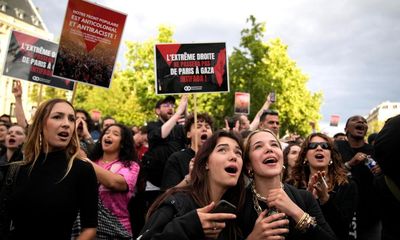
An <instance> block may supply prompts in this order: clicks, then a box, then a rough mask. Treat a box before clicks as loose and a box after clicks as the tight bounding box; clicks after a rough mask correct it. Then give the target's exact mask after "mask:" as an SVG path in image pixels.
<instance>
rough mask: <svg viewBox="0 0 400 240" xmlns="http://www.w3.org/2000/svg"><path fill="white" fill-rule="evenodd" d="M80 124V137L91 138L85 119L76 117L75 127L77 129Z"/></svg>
mask: <svg viewBox="0 0 400 240" xmlns="http://www.w3.org/2000/svg"><path fill="white" fill-rule="evenodd" d="M81 124H82V138H83V139H88V138H91V135H90V133H89V130H88V127H87V123H86V121H85V120H83V119H82V118H78V119H77V120H76V129H77V130H78V127H79V125H81Z"/></svg>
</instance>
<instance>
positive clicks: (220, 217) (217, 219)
mask: <svg viewBox="0 0 400 240" xmlns="http://www.w3.org/2000/svg"><path fill="white" fill-rule="evenodd" d="M214 207H215V203H214V202H212V203H210V204H208V205H207V206H205V207H203V208H199V209H197V215H198V216H199V219H200V223H201V226H202V227H203V231H204V235H205V237H206V238H212V239H217V238H218V235H219V234H220V233H221V231H222V229H224V228H225V226H226V225H225V221H227V220H231V219H235V218H236V215H235V214H231V213H210V211H211V210H213V209H214Z"/></svg>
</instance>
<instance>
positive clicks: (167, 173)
mask: <svg viewBox="0 0 400 240" xmlns="http://www.w3.org/2000/svg"><path fill="white" fill-rule="evenodd" d="M212 126H213V121H212V119H211V117H210V116H209V115H208V114H206V113H200V114H198V115H197V125H196V126H195V124H194V115H193V114H192V115H190V116H189V117H188V118H187V120H186V122H185V132H186V137H187V139H188V140H189V141H190V146H189V147H188V148H186V149H182V150H181V151H178V152H175V153H173V154H172V155H171V156H170V157H169V158H168V161H167V163H166V164H165V168H164V173H163V179H162V182H161V189H163V190H167V189H168V188H171V187H174V186H176V185H179V186H183V185H186V184H188V183H189V181H190V174H189V173H190V170H189V169H190V168H189V165H190V162H191V160H192V159H193V158H194V156H195V153H196V151H198V150H199V149H200V148H201V146H203V143H204V142H205V141H206V140H207V139H208V138H210V137H211V135H212Z"/></svg>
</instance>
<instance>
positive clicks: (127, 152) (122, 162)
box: [89, 124, 140, 239]
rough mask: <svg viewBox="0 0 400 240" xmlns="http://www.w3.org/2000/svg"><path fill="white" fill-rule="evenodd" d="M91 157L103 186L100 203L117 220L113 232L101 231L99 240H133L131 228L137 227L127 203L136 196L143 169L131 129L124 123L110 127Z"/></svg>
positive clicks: (113, 223)
mask: <svg viewBox="0 0 400 240" xmlns="http://www.w3.org/2000/svg"><path fill="white" fill-rule="evenodd" d="M89 158H90V159H92V160H93V162H91V161H89V162H91V163H92V165H93V167H94V170H95V171H96V175H97V180H98V181H99V183H100V187H99V197H100V200H101V203H102V204H103V205H104V207H105V208H106V209H108V210H109V211H110V215H111V216H113V217H116V218H117V220H118V221H115V222H112V227H113V229H108V230H107V232H105V231H103V230H104V229H98V231H97V237H98V238H101V237H105V238H107V237H113V238H117V239H125V238H123V237H126V238H131V237H132V227H135V226H131V224H130V220H129V212H128V202H129V200H130V198H131V197H132V196H133V195H134V193H135V187H136V181H137V177H138V174H139V169H140V167H139V164H138V163H137V157H136V154H135V151H134V148H133V138H132V132H131V130H130V129H129V128H127V127H125V126H124V125H121V124H112V125H111V126H109V127H107V128H106V129H105V130H104V132H103V133H102V135H101V136H100V139H99V141H98V142H97V143H96V145H95V148H94V149H93V153H92V154H91V155H90V156H89ZM100 220H101V219H100V218H99V221H100ZM99 226H100V223H99ZM119 234H121V235H119Z"/></svg>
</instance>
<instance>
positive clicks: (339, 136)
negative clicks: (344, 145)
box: [333, 132, 347, 141]
mask: <svg viewBox="0 0 400 240" xmlns="http://www.w3.org/2000/svg"><path fill="white" fill-rule="evenodd" d="M333 140H335V141H347V137H346V134H345V133H342V132H338V133H336V134H335V135H333Z"/></svg>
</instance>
